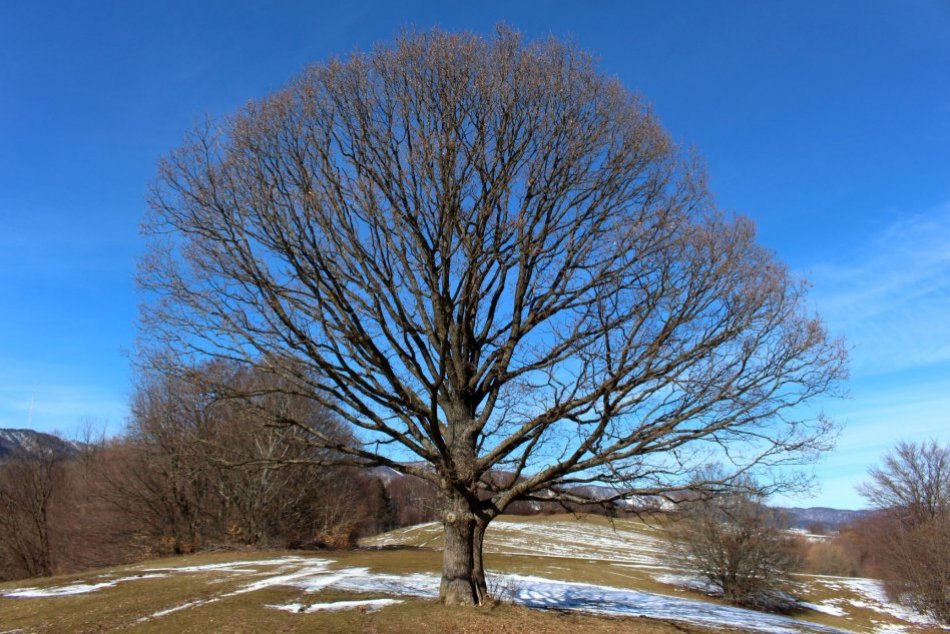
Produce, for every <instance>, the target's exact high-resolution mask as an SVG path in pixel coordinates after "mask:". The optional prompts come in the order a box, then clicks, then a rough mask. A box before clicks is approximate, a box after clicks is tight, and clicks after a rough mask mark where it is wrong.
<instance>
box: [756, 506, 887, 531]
mask: <svg viewBox="0 0 950 634" xmlns="http://www.w3.org/2000/svg"><path fill="white" fill-rule="evenodd" d="M773 508H774V509H775V510H776V511H781V512H783V513H785V514H786V515H787V517H788V522H789V525H790V526H791V527H792V528H812V527H816V526H823V527H824V528H826V529H828V530H832V531H834V530H838V529H839V528H840V527H842V526H844V525H845V524H850V523H851V522H854V521H856V520H859V519H862V518H864V517H867V516H868V515H869V514H870V513H871V511H850V510H845V509H833V508H828V507H826V506H812V507H809V508H800V507H783V506H776V507H773Z"/></svg>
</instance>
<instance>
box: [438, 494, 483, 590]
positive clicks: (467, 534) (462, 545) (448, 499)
mask: <svg viewBox="0 0 950 634" xmlns="http://www.w3.org/2000/svg"><path fill="white" fill-rule="evenodd" d="M442 524H443V526H444V535H445V548H444V550H443V553H442V583H441V585H440V587H439V597H440V598H441V599H442V602H443V603H445V604H446V605H478V604H479V603H480V597H479V592H478V589H477V585H476V575H475V554H474V553H475V548H474V546H475V514H474V513H472V511H471V509H470V508H469V506H468V503H467V501H466V500H465V498H464V496H462V495H461V494H459V493H457V492H452V493H443V511H442ZM480 546H481V539H479V550H480ZM480 561H481V556H480V554H479V562H480ZM481 576H482V577H484V574H483V573H482V575H481Z"/></svg>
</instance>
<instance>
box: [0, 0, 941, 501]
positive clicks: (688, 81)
mask: <svg viewBox="0 0 950 634" xmlns="http://www.w3.org/2000/svg"><path fill="white" fill-rule="evenodd" d="M451 4H455V3H448V2H395V1H393V2H347V3H340V4H339V5H337V6H333V5H332V4H331V3H317V2H306V3H294V2H283V3H272V2H241V1H235V0H228V1H225V2H148V3H146V2H127V1H124V0H123V1H115V2H106V1H91V2H62V3H55V4H54V3H43V2H35V1H34V2H18V1H13V0H3V1H2V2H0V427H25V426H27V424H28V422H29V421H30V420H31V419H30V411H31V407H30V403H31V398H32V397H33V395H34V394H35V402H34V405H33V407H32V426H33V427H34V428H36V429H40V430H54V429H56V430H60V431H62V432H65V433H67V434H68V433H73V432H74V430H76V429H77V426H78V424H79V423H80V422H81V421H83V420H89V421H92V422H94V423H97V424H100V425H107V426H108V427H109V429H110V430H112V431H118V430H120V429H121V428H122V426H123V425H124V422H125V418H126V415H127V399H128V396H129V393H130V391H131V373H130V369H129V363H128V359H127V351H128V350H129V349H130V348H131V346H132V343H133V340H134V336H135V319H136V314H137V303H138V297H137V295H136V291H135V287H134V284H133V276H134V272H135V262H136V259H137V257H138V255H139V253H140V252H141V250H142V240H141V239H140V237H139V235H138V223H139V221H140V218H141V216H142V212H143V210H144V202H143V196H144V192H145V189H146V186H147V184H148V182H149V181H150V179H151V178H152V177H153V175H154V171H155V166H156V161H157V160H158V158H159V157H160V156H162V155H163V154H164V153H166V152H167V151H169V150H170V149H172V148H174V147H175V146H176V145H178V144H179V143H180V142H181V140H182V137H183V133H184V131H185V130H186V129H187V128H189V127H190V126H191V125H192V124H193V123H194V122H195V121H196V120H198V119H199V118H200V117H202V116H203V115H204V114H205V113H210V114H211V115H213V116H217V115H221V114H225V113H229V112H231V111H233V110H235V109H236V108H238V107H239V106H240V105H241V104H243V103H244V102H246V101H247V100H250V99H254V98H257V97H260V96H262V95H265V94H267V93H269V92H271V91H273V90H275V89H277V88H279V87H280V86H281V85H282V84H283V83H284V82H285V81H286V80H288V79H289V78H290V77H291V76H293V75H294V74H295V73H297V72H298V71H299V70H300V69H301V68H303V66H304V65H305V64H307V63H308V62H311V61H316V60H321V59H324V58H326V57H327V56H329V55H333V54H344V53H347V52H349V51H351V50H354V49H356V48H365V47H367V46H369V45H371V44H372V43H373V42H377V41H380V40H386V39H389V38H390V37H391V36H392V35H393V34H394V33H395V32H396V31H397V30H398V29H399V28H400V27H402V26H406V25H415V26H418V27H423V28H424V27H429V26H433V25H439V26H442V27H444V28H447V29H471V30H475V31H480V32H483V33H489V32H490V31H491V30H492V28H493V25H494V24H495V23H496V22H498V21H505V22H507V23H509V24H510V25H512V26H514V27H516V28H518V29H520V30H522V31H523V32H524V33H525V34H526V35H527V36H529V37H535V36H541V35H548V34H554V35H557V36H570V37H573V39H574V40H575V41H577V42H578V43H579V44H580V46H582V47H583V48H585V49H588V50H590V51H592V52H594V53H595V54H597V55H598V56H599V57H600V58H601V60H602V67H603V69H604V70H605V71H606V72H608V73H611V74H614V75H616V76H618V77H620V78H621V80H622V81H623V82H624V83H625V84H626V85H627V86H628V87H629V88H631V89H633V90H636V91H638V92H641V93H642V94H643V95H645V96H646V98H647V99H648V100H649V101H650V102H652V103H653V105H654V108H655V111H656V113H657V114H658V115H659V117H660V119H661V120H662V121H663V123H664V124H665V126H666V127H667V128H668V129H669V130H670V131H671V132H672V134H673V135H674V137H675V138H676V139H677V140H678V141H680V142H681V143H683V144H684V145H692V146H695V147H696V148H697V149H698V151H699V153H700V155H701V156H702V157H703V158H704V159H705V161H706V162H707V164H708V168H709V173H710V177H711V179H710V182H711V187H712V189H713V191H714V192H716V194H717V198H718V201H719V203H720V204H721V205H722V206H723V207H726V208H729V209H733V210H737V211H740V212H742V213H745V214H747V215H749V216H751V217H752V218H753V219H755V220H756V222H757V223H758V226H759V229H760V235H761V241H762V242H763V243H764V244H765V245H767V246H768V247H770V248H771V249H773V250H775V251H776V252H777V253H778V254H779V256H780V257H781V258H782V259H784V260H785V261H786V262H788V263H789V264H790V266H791V267H792V268H793V269H795V270H797V271H800V272H801V273H802V274H804V275H806V276H807V277H808V278H809V279H810V280H812V281H813V283H814V289H813V293H812V296H811V298H812V301H813V303H814V304H815V306H816V308H817V309H818V311H819V312H821V313H822V314H823V315H824V316H825V317H826V319H827V322H828V323H829V325H830V327H831V328H832V329H833V330H834V331H835V332H837V333H840V334H843V335H844V336H846V337H847V338H848V340H849V342H850V344H851V346H852V347H853V352H852V380H851V382H850V391H851V398H850V399H849V400H846V401H840V402H828V403H825V404H824V407H825V408H826V410H827V411H828V412H829V413H831V414H833V415H834V416H835V418H837V419H838V420H839V421H840V422H842V423H844V424H845V431H844V432H843V434H842V436H841V438H840V441H839V444H838V449H837V450H836V451H835V452H834V453H833V454H831V455H829V456H828V457H827V459H826V460H825V461H824V462H823V463H822V464H821V465H820V466H819V467H818V475H819V476H820V478H821V479H822V480H823V482H824V486H823V490H822V493H821V494H820V495H819V496H818V497H817V498H814V499H812V500H806V501H805V502H804V503H807V504H824V505H831V506H838V507H858V506H860V505H861V504H862V501H861V500H860V498H858V497H857V496H856V495H855V493H854V491H853V487H854V483H855V482H857V481H860V480H861V478H862V477H863V475H864V473H865V472H866V469H867V467H868V466H869V465H870V464H872V463H873V462H874V461H875V460H877V458H878V457H879V456H880V454H881V453H882V452H883V451H884V450H886V449H887V448H888V447H889V446H891V445H892V444H893V443H894V442H895V441H897V440H900V439H904V440H916V439H923V438H927V437H937V438H938V439H941V440H943V441H947V440H950V431H948V428H950V424H948V423H950V414H948V412H950V310H948V309H950V2H948V1H947V0H900V1H899V0H893V1H891V2H875V1H872V0H858V1H854V2H844V1H835V2H819V1H814V2H793V1H791V0H788V1H786V2H771V1H770V2H761V1H754V0H748V1H744V2H723V1H717V2H708V1H695V2H675V3H672V2H664V1H660V0H657V1H655V2H630V1H628V2H513V1H511V0H508V1H506V2H490V1H481V2H471V3H464V6H462V7H449V5H451Z"/></svg>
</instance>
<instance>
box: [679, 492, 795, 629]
mask: <svg viewBox="0 0 950 634" xmlns="http://www.w3.org/2000/svg"><path fill="white" fill-rule="evenodd" d="M784 528H785V526H784V523H783V521H782V517H781V516H780V515H779V514H777V513H776V512H775V511H773V510H772V509H770V508H768V507H767V506H765V504H764V503H763V500H762V498H761V497H760V496H758V495H756V494H755V493H751V492H738V491H737V492H732V493H729V494H726V495H723V496H718V497H715V498H712V499H707V500H701V501H695V502H685V503H683V506H682V507H681V509H680V516H679V517H677V518H675V519H674V523H673V524H672V527H671V530H670V537H671V538H672V540H673V545H674V552H675V553H676V554H677V560H678V563H679V564H680V565H681V566H682V567H684V568H686V569H687V570H691V571H693V572H694V573H696V574H697V575H698V576H699V577H700V578H702V579H703V580H704V581H705V582H706V583H708V585H709V586H710V588H711V589H712V591H713V592H714V593H715V594H717V595H719V596H722V597H723V598H724V599H725V600H727V601H731V602H733V603H736V604H739V605H744V606H748V607H754V608H758V609H764V610H773V611H774V610H787V609H789V608H790V607H792V606H793V605H794V600H793V599H792V598H791V597H790V596H789V594H788V593H787V590H788V587H789V582H790V575H791V573H792V571H793V570H794V569H795V567H796V566H797V565H798V548H797V545H796V544H795V540H794V539H793V538H792V537H790V536H789V535H788V533H786V532H785V531H784V530H783V529H784Z"/></svg>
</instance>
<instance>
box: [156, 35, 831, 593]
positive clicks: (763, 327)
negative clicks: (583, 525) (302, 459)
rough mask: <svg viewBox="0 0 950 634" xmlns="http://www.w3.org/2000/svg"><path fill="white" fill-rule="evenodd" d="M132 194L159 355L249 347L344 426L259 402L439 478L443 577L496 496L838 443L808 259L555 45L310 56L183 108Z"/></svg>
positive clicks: (478, 565)
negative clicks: (238, 99) (215, 109)
mask: <svg viewBox="0 0 950 634" xmlns="http://www.w3.org/2000/svg"><path fill="white" fill-rule="evenodd" d="M150 202H151V214H150V216H149V218H148V219H147V221H146V224H145V227H146V232H147V233H148V235H149V236H150V250H149V254H148V256H147V257H146V258H145V259H144V260H143V263H142V273H141V284H142V287H143V289H144V291H145V293H146V294H147V295H148V300H147V302H146V307H145V309H144V317H143V321H144V323H145V325H146V331H145V332H146V333H147V334H148V340H149V341H151V342H152V345H154V346H155V347H158V348H167V349H171V350H174V351H177V353H178V356H177V357H167V361H168V368H167V369H169V370H170V371H171V370H173V369H174V368H173V367H172V366H174V365H175V364H186V365H187V364H193V363H194V362H195V359H196V358H199V359H200V358H206V357H209V356H210V357H217V358H226V359H231V360H234V361H238V362H243V363H246V364H255V365H257V366H258V367H261V368H265V369H266V370H267V371H269V372H272V373H274V374H275V375H279V376H280V377H281V379H282V381H283V385H284V386H285V387H283V388H281V389H283V390H285V391H291V392H293V393H294V394H296V395H299V396H302V397H305V398H308V399H312V400H313V401H315V402H317V403H319V404H321V405H322V406H323V407H326V408H328V409H329V410H331V411H332V412H334V413H335V414H336V415H337V416H338V417H339V418H340V419H341V420H343V421H346V422H348V423H349V424H350V425H352V426H353V428H354V429H355V430H356V431H357V432H358V437H357V440H358V442H355V443H339V442H338V441H337V440H336V439H331V438H329V437H327V436H326V435H325V434H324V433H322V432H321V431H320V430H319V429H311V428H309V427H308V426H307V425H306V422H305V421H297V420H292V419H288V418H285V417H283V416H281V415H279V414H275V415H273V416H272V421H273V422H281V423H285V424H294V425H299V426H301V427H302V428H304V429H306V430H307V431H308V432H309V436H310V441H311V442H312V443H313V444H314V445H315V446H325V447H332V448H333V449H334V450H335V451H336V452H338V454H339V455H343V456H345V457H346V460H345V461H346V462H348V463H349V464H353V465H364V466H370V465H384V466H388V467H391V468H393V469H396V470H398V471H401V472H403V473H407V474H411V475H415V476H418V477H420V478H423V479H426V480H429V481H431V482H432V483H433V484H434V485H435V486H436V487H437V489H438V491H439V495H440V499H441V506H442V515H441V519H442V521H443V523H444V529H445V554H444V561H443V571H442V588H441V595H442V597H443V599H444V600H445V602H446V603H473V602H479V601H481V599H482V598H483V597H484V596H485V593H486V585H485V578H484V573H483V570H482V558H481V552H482V539H483V536H484V531H485V529H486V527H487V526H488V523H489V522H490V521H491V520H492V519H493V518H495V517H496V516H497V515H498V514H500V513H501V512H502V511H504V509H505V508H506V507H507V506H508V505H509V504H511V503H512V502H514V501H517V500H530V499H533V498H537V497H538V495H539V494H542V498H541V499H544V500H549V499H550V497H549V496H552V495H554V496H558V497H561V498H563V499H568V500H574V501H577V502H592V501H593V502H598V501H608V500H611V499H619V498H621V497H625V496H630V495H634V494H666V493H668V492H670V491H672V490H675V489H676V488H678V487H685V486H688V485H689V484H690V482H692V473H691V472H692V471H693V470H694V468H695V467H696V466H698V465H702V464H704V463H706V462H709V461H711V460H724V461H726V462H727V463H730V464H731V465H732V467H733V469H732V470H731V472H730V473H729V474H727V475H726V476H725V477H724V479H722V480H720V481H717V482H714V483H706V484H710V485H714V486H720V487H726V486H728V485H729V483H730V481H731V478H732V477H733V476H735V475H736V474H739V473H748V472H751V471H759V472H764V471H768V470H769V469H770V468H772V467H780V468H781V467H785V466H788V465H790V464H798V463H800V462H802V461H807V460H811V459H813V458H814V456H815V452H817V451H820V450H823V449H826V448H827V446H828V441H829V432H830V431H831V429H832V428H831V425H830V423H829V422H828V421H826V420H824V419H822V418H821V417H816V416H815V415H814V414H813V413H812V412H810V411H808V409H807V408H806V407H805V406H806V405H807V403H808V402H809V401H810V400H811V399H812V398H813V397H815V396H818V395H822V394H826V393H829V392H830V391H832V390H833V389H834V388H835V386H836V384H837V382H838V381H839V379H841V378H842V376H843V374H844V368H843V364H844V352H843V349H842V346H841V345H840V343H839V342H835V341H830V340H829V338H828V336H827V335H826V332H825V330H824V328H823V327H822V325H821V323H820V321H819V320H818V319H817V318H816V317H814V316H811V315H808V314H806V311H805V308H804V302H803V294H804V284H803V283H802V282H801V281H799V280H796V279H795V278H794V277H793V276H791V275H790V274H789V273H788V271H787V270H786V268H785V267H784V266H783V265H782V264H781V263H779V262H778V261H776V259H775V258H774V257H773V256H772V255H771V254H770V253H769V252H768V251H766V250H765V249H763V248H761V247H759V246H757V245H756V243H755V240H754V233H755V232H754V228H753V225H752V223H751V222H750V221H749V220H747V219H745V218H741V217H733V216H730V215H728V214H724V213H722V212H720V211H718V210H717V209H716V208H715V206H714V204H713V203H712V201H711V199H710V197H709V195H708V194H707V192H706V189H705V186H704V176H703V173H702V170H701V169H700V168H699V167H698V166H697V165H696V163H695V161H692V160H689V159H684V158H683V157H682V156H681V154H680V152H679V151H678V150H677V148H676V147H675V146H674V144H673V143H672V142H671V141H670V139H669V138H668V136H667V135H666V134H665V133H664V132H663V130H662V129H661V127H660V126H659V124H658V123H657V122H656V120H655V118H654V117H653V116H652V115H651V113H650V112H649V110H648V109H647V108H646V107H645V106H644V105H643V103H642V102H641V101H640V100H639V99H638V98H637V97H635V96H632V95H631V94H630V93H628V92H627V91H626V90H625V89H624V88H623V87H622V86H621V85H620V84H619V82H617V81H616V80H614V79H611V78H608V77H605V76H603V75H602V74H600V73H599V72H598V71H597V70H596V68H595V64H594V62H593V61H592V59H591V57H590V56H589V55H587V54H585V53H583V52H581V51H578V50H577V49H576V48H574V47H573V46H570V45H565V44H562V43H560V42H558V41H555V40H545V41H540V42H535V43H528V44H526V43H523V42H522V41H521V38H520V37H519V35H518V34H517V33H514V32H511V31H509V30H506V29H504V28H501V29H499V32H498V33H497V35H496V36H494V37H492V38H488V39H483V38H480V37H478V36H475V35H472V34H450V33H444V32H441V31H433V32H427V33H409V34H406V35H404V36H402V37H400V38H398V39H397V40H396V42H395V43H394V44H393V45H391V46H378V47H376V48H375V49H373V51H372V52H370V53H357V54H354V55H352V56H350V57H349V58H347V59H334V60H331V61H329V62H327V63H325V64H319V65H316V66H313V67H311V68H310V69H308V70H307V71H306V72H305V73H304V74H302V75H301V76H299V77H297V78H296V79H295V80H293V81H292V82H291V83H290V84H289V85H288V86H287V87H286V88H285V89H283V90H281V91H279V92H278V93H276V94H274V95H272V96H271V97H268V98H267V99H264V100H262V101H260V102H257V103H252V104H250V105H248V106H247V107H245V108H244V109H243V110H242V111H241V112H239V113H238V114H236V115H234V116H233V117H231V118H229V119H228V120H226V121H223V122H221V123H220V124H218V125H210V124H209V125H207V126H205V127H203V128H202V129H199V130H197V131H196V132H195V133H194V134H193V135H192V136H191V137H190V139H189V141H188V142H187V144H186V145H185V146H184V147H182V148H181V149H179V150H178V151H176V152H174V153H172V154H171V155H170V156H169V157H168V158H167V160H165V161H164V162H163V163H162V164H161V167H160V170H159V175H158V179H157V182H156V184H155V186H154V189H153V191H152V194H151V199H150ZM493 471H494V472H498V471H505V472H506V473H508V474H510V475H511V477H508V478H503V479H497V478H495V479H493V478H490V477H488V475H489V474H490V473H491V472H493ZM577 485H598V486H600V487H603V488H600V489H594V488H591V487H587V489H586V491H587V493H586V494H584V495H580V494H576V493H574V492H572V487H574V486H577ZM590 491H600V493H597V494H596V495H591V494H590Z"/></svg>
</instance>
